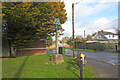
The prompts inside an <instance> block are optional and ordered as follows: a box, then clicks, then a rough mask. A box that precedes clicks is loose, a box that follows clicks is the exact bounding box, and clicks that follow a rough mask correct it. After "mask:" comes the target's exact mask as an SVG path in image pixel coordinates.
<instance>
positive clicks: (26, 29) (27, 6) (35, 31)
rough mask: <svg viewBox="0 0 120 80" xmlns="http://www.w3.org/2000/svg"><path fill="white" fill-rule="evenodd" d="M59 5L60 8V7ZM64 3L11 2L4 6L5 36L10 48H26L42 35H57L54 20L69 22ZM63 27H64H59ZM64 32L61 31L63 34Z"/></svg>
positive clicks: (3, 22) (3, 23)
mask: <svg viewBox="0 0 120 80" xmlns="http://www.w3.org/2000/svg"><path fill="white" fill-rule="evenodd" d="M58 5H59V6H58ZM64 7H65V4H64V2H9V3H6V2H5V3H3V4H2V16H3V17H2V25H3V34H4V35H6V37H7V38H8V42H9V45H10V47H13V48H14V49H19V48H24V47H26V46H28V45H29V43H31V42H33V41H35V40H38V39H40V36H41V35H44V36H51V35H55V30H53V29H52V28H51V26H55V25H54V23H53V22H54V19H55V18H59V19H60V22H61V24H63V23H65V21H66V20H67V17H66V15H67V14H66V10H65V9H64ZM58 27H61V28H62V26H58ZM63 31H64V30H63V29H62V30H59V32H63Z"/></svg>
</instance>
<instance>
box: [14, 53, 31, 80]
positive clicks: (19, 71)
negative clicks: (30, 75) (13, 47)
mask: <svg viewBox="0 0 120 80" xmlns="http://www.w3.org/2000/svg"><path fill="white" fill-rule="evenodd" d="M29 56H30V55H28V56H26V58H25V59H24V61H23V63H22V64H21V66H20V68H19V70H18V72H17V73H16V74H15V78H19V77H20V75H21V73H22V71H23V68H24V66H25V63H26V61H27V60H28V57H29ZM15 80H16V79H15Z"/></svg>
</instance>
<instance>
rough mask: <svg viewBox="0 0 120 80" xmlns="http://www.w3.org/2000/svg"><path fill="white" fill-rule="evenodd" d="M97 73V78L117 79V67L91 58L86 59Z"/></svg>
mask: <svg viewBox="0 0 120 80" xmlns="http://www.w3.org/2000/svg"><path fill="white" fill-rule="evenodd" d="M86 59H87V64H89V65H91V66H92V67H93V69H94V70H95V72H96V73H97V78H118V66H116V65H112V64H109V63H106V62H104V61H100V60H97V59H93V58H86Z"/></svg>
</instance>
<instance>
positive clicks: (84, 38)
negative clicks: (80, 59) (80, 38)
mask: <svg viewBox="0 0 120 80" xmlns="http://www.w3.org/2000/svg"><path fill="white" fill-rule="evenodd" d="M84 40H85V41H86V39H85V31H84Z"/></svg>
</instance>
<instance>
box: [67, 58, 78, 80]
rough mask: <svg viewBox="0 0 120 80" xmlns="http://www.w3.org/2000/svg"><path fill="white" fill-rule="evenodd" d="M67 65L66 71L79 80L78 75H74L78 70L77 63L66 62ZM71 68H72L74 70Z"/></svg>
mask: <svg viewBox="0 0 120 80" xmlns="http://www.w3.org/2000/svg"><path fill="white" fill-rule="evenodd" d="M67 63H68V66H67V69H68V70H69V71H70V72H72V73H73V74H75V75H76V76H77V77H78V78H79V75H78V74H76V73H75V70H79V68H78V67H77V63H76V62H73V60H71V61H67ZM71 68H74V69H75V70H73V69H71Z"/></svg>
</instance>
